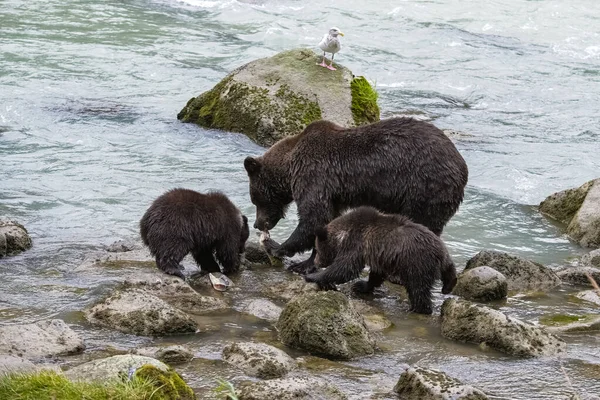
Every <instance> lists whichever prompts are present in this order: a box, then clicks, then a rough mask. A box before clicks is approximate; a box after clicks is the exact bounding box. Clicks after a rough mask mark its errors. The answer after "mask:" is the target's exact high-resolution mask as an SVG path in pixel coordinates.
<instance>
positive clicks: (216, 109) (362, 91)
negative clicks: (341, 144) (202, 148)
mask: <svg viewBox="0 0 600 400" xmlns="http://www.w3.org/2000/svg"><path fill="white" fill-rule="evenodd" d="M318 62H320V56H318V55H317V54H315V53H314V52H313V51H312V50H310V49H294V50H288V51H284V52H282V53H279V54H276V55H275V56H273V57H268V58H261V59H259V60H255V61H252V62H250V63H248V64H246V65H243V66H241V67H239V68H237V69H236V70H235V71H233V72H232V73H230V74H229V75H227V76H226V77H225V78H224V79H223V80H222V81H221V82H219V83H218V84H217V85H216V86H215V87H214V88H212V89H211V90H209V91H208V92H204V93H202V94H201V95H200V96H198V97H195V98H192V99H191V100H190V101H188V103H187V104H186V106H185V107H184V108H183V109H182V110H181V111H180V112H179V114H177V119H179V120H181V121H183V122H193V123H197V124H198V125H200V126H203V127H206V128H216V129H223V130H226V131H230V132H240V133H243V134H245V135H247V136H248V137H249V138H250V139H252V140H254V141H255V142H256V143H258V144H260V145H263V146H270V145H272V144H273V143H275V142H276V141H278V140H279V139H281V138H283V137H285V136H289V135H294V134H297V133H300V132H301V131H302V130H303V129H304V128H305V127H306V125H308V124H310V123H311V122H313V121H317V120H320V119H326V120H329V121H332V122H335V123H337V124H339V125H341V126H344V127H351V126H356V125H363V124H367V123H372V122H376V121H378V120H379V107H378V106H377V93H376V92H375V91H374V90H373V88H372V87H371V85H370V84H369V83H368V82H367V80H366V79H365V78H364V77H354V75H353V74H352V72H350V70H349V69H348V68H345V67H342V66H341V65H337V68H338V70H337V71H330V70H328V69H325V68H322V67H320V66H317V65H316V64H317V63H318Z"/></svg>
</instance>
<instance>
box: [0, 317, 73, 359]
mask: <svg viewBox="0 0 600 400" xmlns="http://www.w3.org/2000/svg"><path fill="white" fill-rule="evenodd" d="M84 349H85V345H84V344H83V339H81V337H80V336H79V335H78V334H77V333H76V332H74V331H73V330H72V329H71V328H69V327H68V326H67V324H66V323H65V322H64V321H62V320H60V319H52V320H47V321H41V322H36V323H34V324H24V325H5V326H2V327H0V354H10V355H13V356H19V357H24V358H28V359H35V358H43V357H53V356H63V355H71V354H77V353H81V352H82V351H83V350H84Z"/></svg>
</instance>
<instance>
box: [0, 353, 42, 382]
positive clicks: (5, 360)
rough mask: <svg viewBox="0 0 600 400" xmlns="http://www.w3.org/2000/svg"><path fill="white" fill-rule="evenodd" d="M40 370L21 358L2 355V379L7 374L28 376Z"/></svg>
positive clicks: (0, 363) (0, 360)
mask: <svg viewBox="0 0 600 400" xmlns="http://www.w3.org/2000/svg"><path fill="white" fill-rule="evenodd" d="M37 370H38V368H37V367H36V366H35V364H34V363H32V362H31V361H29V360H26V359H24V358H21V357H14V356H7V355H0V377H2V375H6V374H28V373H33V372H36V371H37Z"/></svg>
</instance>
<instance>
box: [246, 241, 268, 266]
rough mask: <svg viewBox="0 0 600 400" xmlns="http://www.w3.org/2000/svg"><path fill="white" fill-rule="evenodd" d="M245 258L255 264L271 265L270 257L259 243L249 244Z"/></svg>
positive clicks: (247, 244)
mask: <svg viewBox="0 0 600 400" xmlns="http://www.w3.org/2000/svg"><path fill="white" fill-rule="evenodd" d="M244 257H245V258H246V260H247V261H249V262H251V263H255V264H271V261H270V259H269V255H268V254H267V252H266V251H265V249H264V248H262V247H261V245H260V244H258V243H252V242H247V243H246V249H245V250H244Z"/></svg>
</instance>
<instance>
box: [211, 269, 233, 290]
mask: <svg viewBox="0 0 600 400" xmlns="http://www.w3.org/2000/svg"><path fill="white" fill-rule="evenodd" d="M208 277H209V279H210V284H211V285H212V287H213V289H215V290H216V291H218V292H224V291H226V290H227V289H229V288H230V287H231V286H232V285H233V283H232V282H231V280H230V279H229V278H228V277H227V276H226V275H224V274H222V273H220V272H211V273H209V274H208Z"/></svg>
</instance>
